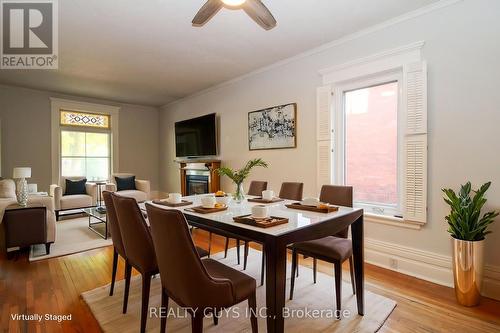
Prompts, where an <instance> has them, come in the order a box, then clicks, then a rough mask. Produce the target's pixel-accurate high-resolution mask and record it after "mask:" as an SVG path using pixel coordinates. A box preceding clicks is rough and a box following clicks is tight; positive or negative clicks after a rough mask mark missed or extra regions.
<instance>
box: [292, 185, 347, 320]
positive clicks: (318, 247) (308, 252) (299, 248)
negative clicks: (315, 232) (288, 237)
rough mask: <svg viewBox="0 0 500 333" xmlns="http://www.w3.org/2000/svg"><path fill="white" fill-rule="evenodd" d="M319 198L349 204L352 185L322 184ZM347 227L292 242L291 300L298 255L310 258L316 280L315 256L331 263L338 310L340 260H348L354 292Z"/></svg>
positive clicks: (340, 282) (340, 289)
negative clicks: (317, 236) (324, 234)
mask: <svg viewBox="0 0 500 333" xmlns="http://www.w3.org/2000/svg"><path fill="white" fill-rule="evenodd" d="M319 200H320V201H321V202H326V203H330V204H333V205H339V206H345V207H352V201H353V199H352V186H336V185H323V186H322V187H321V193H320V198H319ZM348 232H349V227H347V228H345V229H343V230H341V231H340V232H338V233H337V234H335V235H333V236H328V237H324V238H320V239H315V240H311V241H306V242H299V243H294V244H293V245H292V246H291V248H292V279H291V283H290V300H291V299H293V290H294V286H295V278H296V270H297V268H298V255H299V254H302V255H304V257H312V258H313V281H314V283H316V271H317V260H318V259H319V260H323V261H326V262H330V263H333V265H334V271H335V296H336V304H337V310H338V311H340V309H341V299H342V263H343V262H344V261H346V260H349V269H350V275H351V284H352V293H353V294H356V290H355V286H354V272H353V261H352V242H351V240H349V239H347V236H348Z"/></svg>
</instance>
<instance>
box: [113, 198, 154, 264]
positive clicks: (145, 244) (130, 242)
mask: <svg viewBox="0 0 500 333" xmlns="http://www.w3.org/2000/svg"><path fill="white" fill-rule="evenodd" d="M111 197H112V198H113V204H114V205H115V211H116V217H117V221H118V226H119V229H120V234H121V235H122V241H123V246H124V248H125V253H126V255H127V260H128V261H129V262H130V264H131V265H132V266H133V267H134V268H136V269H137V270H138V271H140V272H141V273H147V272H153V271H156V270H157V269H158V265H157V264H156V256H155V251H154V247H153V240H152V239H151V234H150V232H149V228H148V226H147V224H146V221H145V220H144V217H143V216H142V212H141V210H140V208H139V206H138V205H137V201H135V199H134V198H126V197H122V196H120V195H117V194H115V193H112V194H111Z"/></svg>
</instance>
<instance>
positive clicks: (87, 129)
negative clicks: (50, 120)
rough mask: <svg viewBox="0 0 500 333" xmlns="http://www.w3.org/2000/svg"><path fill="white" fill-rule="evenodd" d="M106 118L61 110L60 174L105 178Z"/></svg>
mask: <svg viewBox="0 0 500 333" xmlns="http://www.w3.org/2000/svg"><path fill="white" fill-rule="evenodd" d="M109 120H110V116H109V115H100V114H91V113H82V112H72V111H66V110H62V111H61V119H60V125H61V145H60V146H61V154H60V156H61V175H62V176H85V177H86V178H87V179H88V180H90V181H96V180H105V179H108V176H109V174H110V173H111V168H110V166H111V132H110V130H109V123H110V121H109Z"/></svg>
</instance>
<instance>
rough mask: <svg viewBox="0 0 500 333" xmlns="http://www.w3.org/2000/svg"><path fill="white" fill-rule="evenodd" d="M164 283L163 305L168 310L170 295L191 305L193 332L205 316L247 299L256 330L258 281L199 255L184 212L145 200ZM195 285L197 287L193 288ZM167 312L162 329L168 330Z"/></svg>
mask: <svg viewBox="0 0 500 333" xmlns="http://www.w3.org/2000/svg"><path fill="white" fill-rule="evenodd" d="M146 210H147V212H148V216H149V221H150V223H151V235H152V238H153V244H154V248H155V250H156V258H157V261H158V266H159V268H160V278H161V285H162V296H161V308H162V310H164V311H162V312H163V313H168V302H169V299H172V300H173V301H175V302H176V303H177V304H178V305H179V306H181V307H184V308H189V309H191V310H189V312H190V315H191V325H192V332H193V333H200V332H202V331H203V318H204V316H205V315H206V314H208V313H212V315H213V318H214V324H215V325H217V323H218V319H217V318H218V317H217V316H218V313H220V311H222V310H223V309H225V308H228V307H231V306H233V305H235V304H238V303H240V302H242V301H244V300H248V307H249V308H250V309H249V310H250V311H249V314H250V321H251V327H252V332H253V333H256V332H257V330H258V329H257V317H256V313H255V309H256V298H255V290H256V282H255V279H253V278H252V277H250V276H248V275H246V274H244V273H242V272H239V271H237V270H235V269H233V268H231V267H228V266H226V265H224V264H222V263H220V262H218V261H216V260H213V259H200V258H199V256H198V255H197V254H196V249H195V246H194V243H193V239H192V238H191V234H190V232H189V229H188V225H187V221H186V218H185V217H184V215H183V214H182V212H180V211H179V210H174V209H169V210H167V209H162V208H159V207H155V206H153V205H151V204H146ZM193 286H196V288H193ZM166 324H167V318H166V316H163V317H162V318H161V326H160V332H165V330H166Z"/></svg>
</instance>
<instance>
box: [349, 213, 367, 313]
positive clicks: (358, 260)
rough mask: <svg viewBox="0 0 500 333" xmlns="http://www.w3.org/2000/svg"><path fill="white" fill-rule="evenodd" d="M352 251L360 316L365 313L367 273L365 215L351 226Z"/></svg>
mask: <svg viewBox="0 0 500 333" xmlns="http://www.w3.org/2000/svg"><path fill="white" fill-rule="evenodd" d="M351 233H352V251H353V257H354V277H355V279H354V280H355V283H356V300H357V303H358V314H360V315H364V313H365V289H364V285H365V273H364V235H363V233H364V232H363V215H361V216H360V217H359V218H358V219H357V220H356V222H354V223H353V224H352V225H351Z"/></svg>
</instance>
